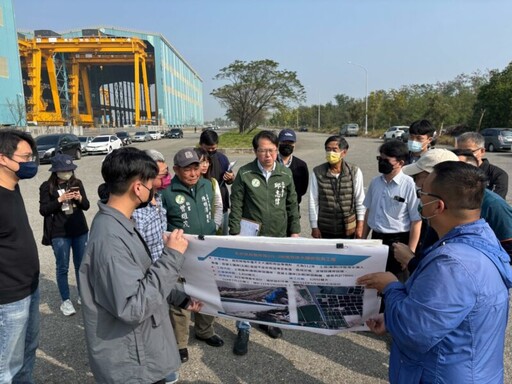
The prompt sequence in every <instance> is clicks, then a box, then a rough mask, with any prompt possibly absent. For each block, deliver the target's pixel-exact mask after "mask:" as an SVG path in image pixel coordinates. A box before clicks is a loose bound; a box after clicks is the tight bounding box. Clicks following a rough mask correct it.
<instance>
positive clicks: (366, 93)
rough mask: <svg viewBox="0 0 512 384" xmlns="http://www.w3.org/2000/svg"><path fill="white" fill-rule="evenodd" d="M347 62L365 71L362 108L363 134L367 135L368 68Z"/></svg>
mask: <svg viewBox="0 0 512 384" xmlns="http://www.w3.org/2000/svg"><path fill="white" fill-rule="evenodd" d="M348 63H349V64H352V65H355V66H356V67H359V68H362V69H363V70H364V73H365V92H364V99H365V108H364V134H365V135H368V70H367V69H366V68H365V67H363V66H362V65H361V64H356V63H353V62H351V61H349V62H348Z"/></svg>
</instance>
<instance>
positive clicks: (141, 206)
mask: <svg viewBox="0 0 512 384" xmlns="http://www.w3.org/2000/svg"><path fill="white" fill-rule="evenodd" d="M141 185H142V186H143V187H144V188H146V189H147V190H148V191H149V196H148V199H147V201H142V199H141V198H140V197H139V196H137V197H138V199H139V200H140V204H139V205H138V206H137V208H136V209H140V208H146V207H147V206H148V204H149V202H150V201H151V200H153V196H154V195H155V191H153V189H149V188H148V187H146V186H145V185H144V184H141Z"/></svg>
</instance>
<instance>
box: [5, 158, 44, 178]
mask: <svg viewBox="0 0 512 384" xmlns="http://www.w3.org/2000/svg"><path fill="white" fill-rule="evenodd" d="M11 160H12V161H14V162H16V163H18V162H17V161H16V160H13V159H11ZM18 165H19V166H20V169H18V170H17V171H16V172H14V174H15V175H16V176H18V179H31V178H33V177H34V176H35V175H36V173H37V168H38V164H37V163H36V162H35V161H27V162H24V163H18Z"/></svg>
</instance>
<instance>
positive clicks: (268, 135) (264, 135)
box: [252, 131, 279, 150]
mask: <svg viewBox="0 0 512 384" xmlns="http://www.w3.org/2000/svg"><path fill="white" fill-rule="evenodd" d="M260 139H267V140H269V141H271V142H272V144H275V146H276V147H278V146H279V140H278V138H277V136H276V134H275V133H274V132H272V131H260V132H258V133H257V134H256V135H254V137H253V138H252V147H253V148H254V150H257V149H258V146H259V145H260V143H259V142H260Z"/></svg>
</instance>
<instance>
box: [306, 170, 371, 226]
mask: <svg viewBox="0 0 512 384" xmlns="http://www.w3.org/2000/svg"><path fill="white" fill-rule="evenodd" d="M338 177H339V174H338V175H336V178H338ZM353 183H354V195H355V196H354V198H355V203H356V219H357V220H364V214H365V211H366V208H365V207H364V205H363V200H364V187H363V184H364V183H363V173H362V172H361V170H360V169H359V168H358V169H357V172H356V173H355V174H354V180H353ZM318 207H319V203H318V180H317V179H316V175H315V172H311V176H310V177H309V223H310V224H311V228H318Z"/></svg>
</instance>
